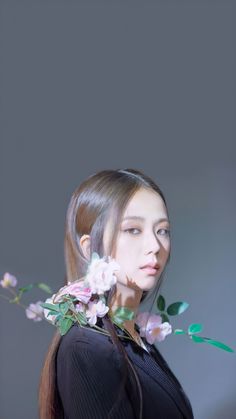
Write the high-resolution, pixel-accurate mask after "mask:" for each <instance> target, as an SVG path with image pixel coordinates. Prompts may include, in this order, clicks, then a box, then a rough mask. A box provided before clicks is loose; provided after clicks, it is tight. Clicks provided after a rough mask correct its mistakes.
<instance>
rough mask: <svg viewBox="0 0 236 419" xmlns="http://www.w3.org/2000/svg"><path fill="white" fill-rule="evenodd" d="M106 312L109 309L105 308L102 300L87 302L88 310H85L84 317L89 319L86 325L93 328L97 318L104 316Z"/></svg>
mask: <svg viewBox="0 0 236 419" xmlns="http://www.w3.org/2000/svg"><path fill="white" fill-rule="evenodd" d="M108 310H109V307H107V306H106V305H105V304H104V302H103V301H102V300H99V301H98V300H94V301H89V303H88V310H86V317H87V318H88V319H89V320H88V323H89V324H90V326H94V325H95V324H96V323H97V316H98V317H103V316H105V314H106V313H107V312H108Z"/></svg>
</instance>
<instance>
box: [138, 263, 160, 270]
mask: <svg viewBox="0 0 236 419" xmlns="http://www.w3.org/2000/svg"><path fill="white" fill-rule="evenodd" d="M144 268H152V269H159V268H160V265H159V263H157V262H150V263H147V264H146V265H143V266H141V269H144Z"/></svg>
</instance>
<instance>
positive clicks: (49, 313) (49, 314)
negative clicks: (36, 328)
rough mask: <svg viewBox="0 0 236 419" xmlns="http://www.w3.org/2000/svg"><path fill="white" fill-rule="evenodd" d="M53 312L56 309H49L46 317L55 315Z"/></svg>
mask: <svg viewBox="0 0 236 419" xmlns="http://www.w3.org/2000/svg"><path fill="white" fill-rule="evenodd" d="M55 313H57V311H56V312H55V311H49V312H48V314H47V316H46V317H48V316H55Z"/></svg>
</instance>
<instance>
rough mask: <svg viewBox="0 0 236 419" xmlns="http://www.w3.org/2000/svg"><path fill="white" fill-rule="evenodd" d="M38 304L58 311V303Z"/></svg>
mask: <svg viewBox="0 0 236 419" xmlns="http://www.w3.org/2000/svg"><path fill="white" fill-rule="evenodd" d="M40 306H41V307H43V308H47V309H48V310H52V311H55V312H58V311H59V304H50V303H41V304H40Z"/></svg>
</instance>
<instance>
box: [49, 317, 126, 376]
mask: <svg viewBox="0 0 236 419" xmlns="http://www.w3.org/2000/svg"><path fill="white" fill-rule="evenodd" d="M119 359H120V358H119V357H118V354H117V349H116V348H115V345H114V344H113V343H112V340H111V338H110V336H107V335H104V334H102V333H100V332H98V331H96V329H93V328H90V327H80V326H78V325H76V324H75V325H73V326H72V327H71V329H70V330H69V331H68V332H67V333H66V335H64V336H62V337H61V341H60V344H59V347H58V351H57V364H64V362H65V360H66V364H67V365H68V363H69V362H70V361H72V362H73V363H78V362H79V363H80V365H82V364H86V365H87V366H88V368H92V366H93V365H94V364H95V363H96V365H97V368H98V369H99V366H100V368H103V366H104V365H107V363H108V362H109V363H110V362H113V363H114V364H117V363H118V360H119Z"/></svg>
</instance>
